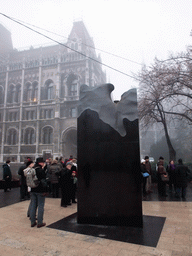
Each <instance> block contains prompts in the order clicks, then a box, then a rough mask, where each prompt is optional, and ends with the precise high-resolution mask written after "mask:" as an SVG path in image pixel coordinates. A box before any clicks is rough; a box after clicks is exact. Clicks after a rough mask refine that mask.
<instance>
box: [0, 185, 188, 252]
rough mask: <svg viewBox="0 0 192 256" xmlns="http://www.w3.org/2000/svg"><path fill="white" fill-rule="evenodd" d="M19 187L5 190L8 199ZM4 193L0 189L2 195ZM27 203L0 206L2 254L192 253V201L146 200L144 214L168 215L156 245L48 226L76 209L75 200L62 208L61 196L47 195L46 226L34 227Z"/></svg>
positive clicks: (0, 248) (0, 244)
mask: <svg viewBox="0 0 192 256" xmlns="http://www.w3.org/2000/svg"><path fill="white" fill-rule="evenodd" d="M18 191H19V190H18V189H13V190H12V191H11V192H8V193H6V197H7V199H6V200H7V202H8V197H11V198H12V199H13V198H15V200H16V197H14V194H17V193H18ZM3 193H4V192H2V191H0V196H1V199H2V194H3ZM188 193H189V191H188ZM8 194H9V195H8ZM3 196H4V194H3ZM190 196H191V195H190ZM154 197H155V194H154ZM166 200H167V199H166ZM16 201H17V200H16ZM28 205H29V201H22V202H16V203H14V204H11V205H9V206H6V207H2V208H0V255H1V256H7V255H9V256H11V255H17V256H18V255H19V256H23V255H24V256H41V255H42V256H44V255H45V256H50V255H51V256H52V255H53V256H63V255H66V256H71V255H74V256H76V255H79V256H80V255H81V256H108V255H111V256H113V255H114V256H130V255H131V256H140V255H142V256H152V255H155V256H160V255H161V256H192V202H190V201H184V202H183V201H181V200H180V201H175V202H174V201H143V214H144V215H149V216H159V217H166V220H165V224H164V227H163V230H162V232H161V236H160V239H159V241H158V244H157V246H156V247H151V246H142V245H138V244H133V243H127V242H119V241H114V240H110V239H106V238H102V237H99V236H97V237H96V236H92V235H82V234H78V233H73V232H68V231H64V230H59V229H53V228H49V227H47V226H49V225H51V224H53V223H54V222H57V221H59V220H61V219H63V218H65V217H67V216H70V215H72V214H74V213H76V211H77V205H75V204H73V205H72V206H69V207H67V208H61V207H60V199H55V198H46V201H45V214H44V221H45V222H46V223H47V226H46V227H43V228H40V229H38V228H36V227H34V228H31V227H30V221H29V219H28V218H27V208H28ZM151 236H153V234H151Z"/></svg>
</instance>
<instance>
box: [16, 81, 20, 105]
mask: <svg viewBox="0 0 192 256" xmlns="http://www.w3.org/2000/svg"><path fill="white" fill-rule="evenodd" d="M20 101H21V85H20V84H18V85H17V86H16V90H15V102H17V103H19V102H20Z"/></svg>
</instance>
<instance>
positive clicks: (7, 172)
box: [3, 159, 12, 192]
mask: <svg viewBox="0 0 192 256" xmlns="http://www.w3.org/2000/svg"><path fill="white" fill-rule="evenodd" d="M3 179H4V180H5V187H4V192H7V191H8V190H7V189H8V188H9V189H10V190H11V180H12V174H11V169H10V160H9V159H8V160H7V161H6V163H5V164H4V165H3Z"/></svg>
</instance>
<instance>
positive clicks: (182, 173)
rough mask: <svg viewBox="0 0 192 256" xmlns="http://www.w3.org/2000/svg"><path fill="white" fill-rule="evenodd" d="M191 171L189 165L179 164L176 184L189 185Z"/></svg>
mask: <svg viewBox="0 0 192 256" xmlns="http://www.w3.org/2000/svg"><path fill="white" fill-rule="evenodd" d="M189 173H190V171H189V169H188V167H187V166H185V165H183V164H179V165H178V166H177V167H176V169H175V184H176V186H177V187H187V183H188V175H189Z"/></svg>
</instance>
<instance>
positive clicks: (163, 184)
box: [141, 156, 190, 199]
mask: <svg viewBox="0 0 192 256" xmlns="http://www.w3.org/2000/svg"><path fill="white" fill-rule="evenodd" d="M141 173H142V176H143V177H142V178H143V182H142V183H143V195H144V196H146V194H148V193H152V192H153V191H152V190H151V176H152V169H151V164H150V162H149V157H148V156H146V157H145V159H142V160H141ZM189 174H190V170H189V169H188V167H187V166H185V165H184V164H183V161H182V159H181V158H180V159H179V160H178V164H177V165H176V164H175V163H174V161H173V160H171V161H169V164H168V165H167V167H166V168H165V167H164V158H163V157H162V156H160V157H159V160H158V162H157V165H156V177H157V186H158V193H159V195H160V196H162V197H167V196H168V195H167V192H166V190H167V187H169V192H170V193H172V192H174V193H175V197H176V198H180V197H182V198H183V199H185V198H186V188H187V184H188V182H189ZM167 185H168V186H167Z"/></svg>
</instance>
